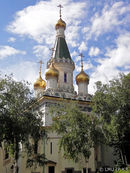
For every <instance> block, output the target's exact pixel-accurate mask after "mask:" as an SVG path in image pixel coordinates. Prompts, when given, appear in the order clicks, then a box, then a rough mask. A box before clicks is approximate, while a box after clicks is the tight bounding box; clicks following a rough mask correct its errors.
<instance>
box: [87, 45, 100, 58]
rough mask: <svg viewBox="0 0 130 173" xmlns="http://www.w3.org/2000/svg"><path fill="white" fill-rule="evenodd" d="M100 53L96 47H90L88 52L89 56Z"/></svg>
mask: <svg viewBox="0 0 130 173" xmlns="http://www.w3.org/2000/svg"><path fill="white" fill-rule="evenodd" d="M99 53H100V49H99V48H98V47H91V48H90V51H89V55H90V56H97V55H98V54H99Z"/></svg>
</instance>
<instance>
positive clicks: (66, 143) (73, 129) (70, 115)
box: [50, 101, 101, 161]
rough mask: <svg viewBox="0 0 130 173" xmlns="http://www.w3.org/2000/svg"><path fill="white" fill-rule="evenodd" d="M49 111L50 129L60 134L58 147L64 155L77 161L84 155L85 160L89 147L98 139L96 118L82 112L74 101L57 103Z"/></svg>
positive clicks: (99, 132) (88, 154)
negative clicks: (50, 117) (50, 116)
mask: <svg viewBox="0 0 130 173" xmlns="http://www.w3.org/2000/svg"><path fill="white" fill-rule="evenodd" d="M50 112H51V115H52V119H53V123H52V130H53V131H55V132H56V133H57V134H58V135H59V136H61V138H60V140H59V149H60V150H61V149H63V151H64V157H65V158H69V159H73V160H74V161H78V160H79V159H80V158H81V157H82V156H84V158H85V159H86V160H87V159H88V158H89V156H90V154H91V151H90V149H91V148H92V147H94V146H95V145H96V144H97V143H98V142H99V139H100V138H99V137H100V134H101V131H100V128H99V126H98V118H97V117H96V116H95V115H91V114H86V113H84V112H82V111H81V110H80V109H79V105H77V104H76V103H74V101H73V102H72V101H70V102H69V103H66V102H64V104H58V105H57V106H55V108H54V107H52V108H51V109H50Z"/></svg>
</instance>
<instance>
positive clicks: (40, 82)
mask: <svg viewBox="0 0 130 173" xmlns="http://www.w3.org/2000/svg"><path fill="white" fill-rule="evenodd" d="M37 88H43V89H45V88H46V82H45V81H44V80H43V79H42V77H41V75H40V76H39V78H38V79H37V80H36V82H35V83H34V89H37Z"/></svg>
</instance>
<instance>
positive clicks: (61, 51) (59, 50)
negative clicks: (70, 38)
mask: <svg viewBox="0 0 130 173" xmlns="http://www.w3.org/2000/svg"><path fill="white" fill-rule="evenodd" d="M55 50H56V51H55V55H54V58H63V57H64V58H66V59H67V58H69V59H71V56H70V52H69V49H68V46H67V44H66V41H65V39H64V38H62V37H58V38H57V42H56V49H55Z"/></svg>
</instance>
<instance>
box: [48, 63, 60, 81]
mask: <svg viewBox="0 0 130 173" xmlns="http://www.w3.org/2000/svg"><path fill="white" fill-rule="evenodd" d="M45 76H46V79H48V78H49V77H58V76H59V72H58V70H56V69H55V67H54V65H53V63H51V65H50V67H49V68H48V69H47V71H46V74H45Z"/></svg>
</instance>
